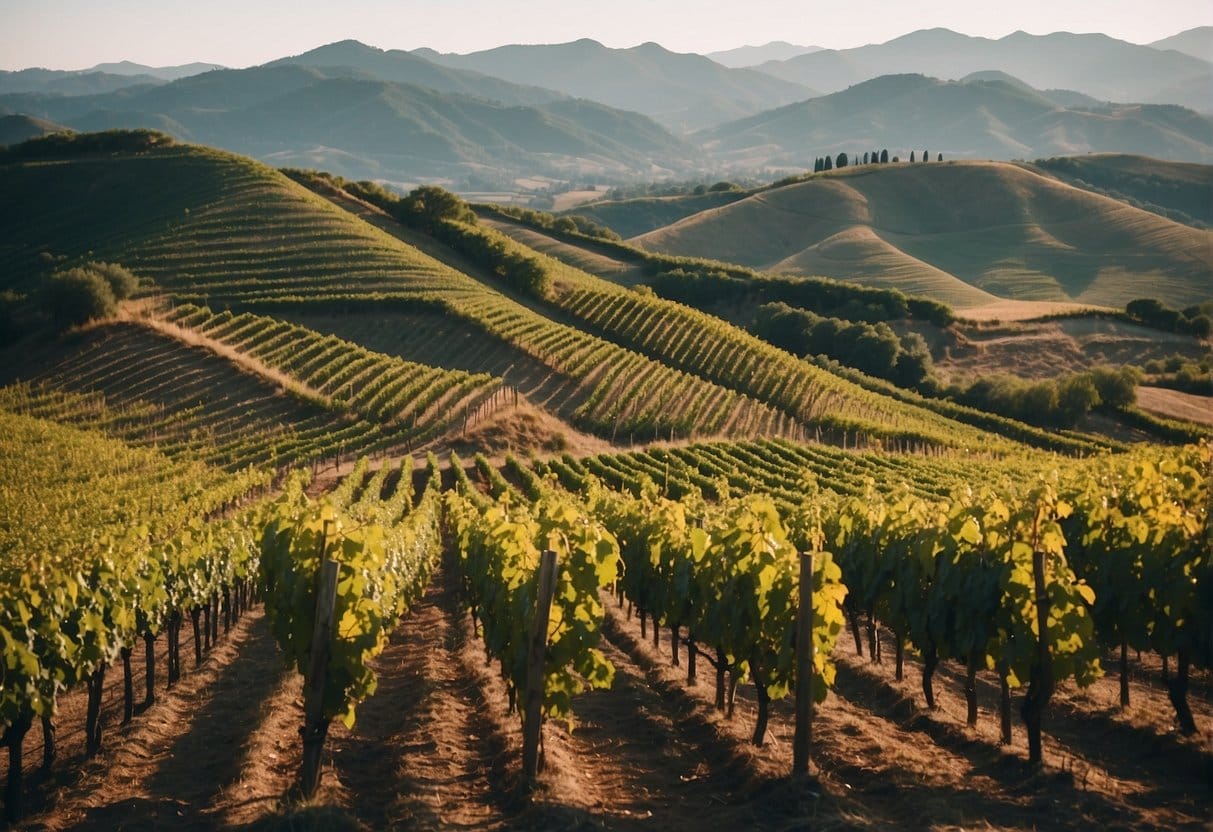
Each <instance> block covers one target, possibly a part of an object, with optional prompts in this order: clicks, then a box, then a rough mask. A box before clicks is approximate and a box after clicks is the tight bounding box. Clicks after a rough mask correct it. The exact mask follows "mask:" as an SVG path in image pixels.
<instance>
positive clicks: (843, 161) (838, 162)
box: [834, 151, 847, 168]
mask: <svg viewBox="0 0 1213 832" xmlns="http://www.w3.org/2000/svg"><path fill="white" fill-rule="evenodd" d="M834 166H835V167H839V168H845V167H846V166H847V154H846V152H845V151H844V152H842V153H839V154H838V158H837V159H835V160H834Z"/></svg>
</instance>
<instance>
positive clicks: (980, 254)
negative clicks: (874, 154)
mask: <svg viewBox="0 0 1213 832" xmlns="http://www.w3.org/2000/svg"><path fill="white" fill-rule="evenodd" d="M633 241H634V242H636V243H638V244H640V245H642V246H644V247H645V248H650V249H654V250H659V251H665V252H669V253H673V254H680V255H693V256H699V257H709V258H713V259H717V260H724V261H729V262H736V263H742V264H744V265H747V266H752V267H755V268H762V269H770V270H775V271H785V272H793V273H798V274H816V275H825V276H828V277H835V278H840V279H855V280H858V281H860V282H863V283H866V284H869V285H873V286H885V287H894V288H898V289H902V290H904V291H906V292H909V293H913V294H921V295H927V296H929V297H933V298H936V299H938V300H941V301H944V302H946V303H949V304H952V305H953V306H955V307H957V308H958V309H962V310H963V309H965V308H971V307H980V306H985V305H988V304H990V303H992V302H993V301H995V300H996V299H997V298H1012V299H1018V300H1041V301H1072V302H1078V303H1082V304H1090V305H1097V306H1123V305H1124V304H1125V303H1126V302H1128V301H1130V300H1132V299H1134V298H1138V297H1155V298H1158V299H1160V300H1162V301H1163V302H1164V303H1167V304H1168V305H1171V306H1179V307H1182V306H1186V305H1188V304H1191V303H1196V302H1199V301H1202V300H1207V299H1209V298H1210V297H1211V296H1213V233H1211V232H1209V231H1204V230H1199V229H1195V228H1191V227H1188V226H1185V225H1181V224H1179V223H1176V222H1173V221H1171V220H1168V219H1166V218H1164V217H1160V216H1158V215H1156V214H1153V213H1150V212H1147V211H1143V210H1140V209H1138V208H1134V207H1132V206H1130V205H1128V204H1126V203H1124V202H1120V201H1118V200H1114V199H1110V198H1107V197H1104V196H1100V195H1098V194H1094V193H1091V192H1089V191H1085V190H1081V189H1079V188H1075V187H1072V186H1070V185H1067V184H1064V183H1062V182H1059V181H1057V180H1056V179H1053V178H1050V177H1046V176H1041V175H1039V174H1037V173H1035V172H1032V171H1030V170H1026V169H1024V168H1023V167H1020V166H1018V165H1013V164H1006V163H1000V162H946V163H942V164H941V163H937V162H932V163H930V164H921V163H920V164H915V165H911V164H898V165H882V166H863V167H851V168H844V169H841V170H835V171H832V172H829V173H825V174H817V175H814V176H812V177H810V178H809V179H807V180H805V181H802V182H798V183H795V184H791V185H787V186H785V187H782V188H776V189H773V190H768V191H763V192H759V193H756V194H754V195H753V196H751V197H748V198H747V199H744V200H741V201H739V202H735V203H732V204H730V205H726V206H723V207H720V208H715V209H712V210H709V211H704V212H701V213H698V214H695V215H693V216H691V217H687V218H686V219H683V220H680V221H678V222H676V223H674V224H672V225H669V226H666V227H664V228H659V229H657V230H655V231H652V232H649V233H647V234H643V235H641V236H639V237H636V238H634V239H633Z"/></svg>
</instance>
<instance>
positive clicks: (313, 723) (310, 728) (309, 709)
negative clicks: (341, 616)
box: [300, 521, 337, 797]
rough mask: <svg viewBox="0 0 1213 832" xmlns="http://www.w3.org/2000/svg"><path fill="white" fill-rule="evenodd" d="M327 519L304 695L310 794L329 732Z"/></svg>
mask: <svg viewBox="0 0 1213 832" xmlns="http://www.w3.org/2000/svg"><path fill="white" fill-rule="evenodd" d="M329 522H330V521H325V524H324V532H323V533H322V535H321V537H320V568H319V569H318V570H317V574H316V579H317V586H316V620H315V624H314V627H313V629H312V649H311V656H310V659H311V661H310V663H309V666H308V674H307V680H306V682H305V688H304V695H303V729H302V731H301V732H300V733H302V734H303V770H302V779H303V793H304V795H305V796H306V797H311V796H312V795H314V794H315V793H316V788H317V787H318V786H319V785H320V754H321V752H322V751H323V749H324V738H325V737H326V736H327V735H328V728H329V721H328V720H327V719H325V718H324V682H325V676H326V675H327V670H328V661H329V641H330V639H331V638H332V635H333V608H334V606H335V605H336V602H337V563H336V561H331V560H329V559H328V552H327V546H326V544H327V541H328V531H329Z"/></svg>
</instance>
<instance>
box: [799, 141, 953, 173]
mask: <svg viewBox="0 0 1213 832" xmlns="http://www.w3.org/2000/svg"><path fill="white" fill-rule="evenodd" d="M921 160H922V161H923V162H929V161H931V154H930V152H929V151H926V150H924V151H923V152H922V157H921ZM900 161H901V157H900V156H894V157H893V159H892V162H893V163H894V164H896V163H898V162H900ZM910 161H911V162H915V161H918V159H916V158H915V153H914V151H913V150H911V151H910ZM935 161H937V162H942V161H943V154H942V153H937V154H935ZM887 164H889V149H888V148H887V147H886V148H883V149H882V150H865V151H864V152H863V156H860V155H859V154H858V153H854V154H851V155H848V154H847V153H846V152H845V151H844V152H842V153H839V154H838V155H837V156H830V155H829V154H827V155H825V156H818V157H817V159H816V160H815V161H814V162H813V173H821V172H822V171H827V170H834V169H835V168H845V167H848V166H852V167H853V166H855V165H887Z"/></svg>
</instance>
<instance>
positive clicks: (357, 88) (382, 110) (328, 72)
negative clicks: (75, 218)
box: [0, 53, 699, 182]
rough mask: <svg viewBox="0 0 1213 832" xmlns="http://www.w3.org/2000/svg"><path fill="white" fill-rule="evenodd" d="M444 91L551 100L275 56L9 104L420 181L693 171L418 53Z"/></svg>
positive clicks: (646, 128) (630, 130)
mask: <svg viewBox="0 0 1213 832" xmlns="http://www.w3.org/2000/svg"><path fill="white" fill-rule="evenodd" d="M405 55H406V57H405V58H403V59H402V58H400V57H399V56H391V57H387V58H382V60H387V61H390V63H391V66H392V67H393V68H394V69H395V70H396V72H395V75H394V77H397V78H403V77H408V76H407V74H406V73H405V72H404V71H403V68H404V67H406V66H408V65H411V64H413V63H416V64H418V65H419V69H420V70H424V71H430V70H431V69H432V70H433V73H435V74H436V77H433V78H428V77H427V78H425V79H424V80H428V81H430V82H431V83H440V82H441V83H446V84H447V86H448V87H451V86H454V87H456V88H463V89H469V90H476V91H480V90H482V89H493V90H498V91H502V92H509V91H511V90H518V92H517V93H516V94H514V96H513V97H514V99H515V100H519V99H523V98H532V99H540V98H545V97H546V98H547V99H548V101H547V103H544V104H541V105H537V106H522V105H520V104H503V103H500V102H499V101H495V100H491V99H490V98H488V97H484V96H483V95H470V94H466V93H464V92H440V91H438V90H436V89H434V88H433V87H423V86H419V85H416V84H410V83H400V82H395V81H385V80H382V79H381V78H379V77H375V76H374V75H372V74H370V73H368V72H364V71H361V70H359V69H355V68H350V67H348V66H342V67H316V66H303V65H297V64H295V63H281V62H276V64H273V65H266V66H262V67H254V68H252V69H243V70H216V71H213V72H207V73H204V74H201V75H195V76H191V77H189V78H183V79H181V80H179V81H174V82H171V83H168V84H164V85H161V86H156V87H133V88H129V89H124V90H119V91H117V92H113V93H108V94H104V95H96V96H79V97H62V96H53V95H42V96H35V95H21V96H0V107H3V108H7V109H9V110H17V109H20V110H22V111H23V112H27V113H31V114H33V115H35V116H38V117H41V118H46V119H50V120H53V121H56V122H61V123H64V124H66V125H68V126H69V127H72V128H75V129H77V130H82V131H92V130H102V129H108V128H115V127H150V128H154V129H159V130H165V131H167V132H169V133H171V134H173V135H175V136H177V137H179V138H182V139H185V140H188V141H194V142H200V143H205V144H212V145H216V146H219V147H224V148H227V149H231V150H235V151H238V152H241V153H247V154H250V155H253V156H256V157H258V158H261V159H264V160H266V161H269V162H271V163H273V164H276V165H281V166H307V167H323V168H325V169H328V170H332V171H334V172H336V173H339V174H342V175H344V176H350V177H354V178H376V179H386V180H389V181H395V182H417V181H428V180H434V179H437V178H440V177H459V176H466V175H467V174H469V173H472V172H476V171H479V170H494V171H514V172H515V173H517V174H521V173H524V172H525V173H534V174H539V173H542V174H551V175H563V176H573V177H578V176H594V177H601V178H636V177H644V178H651V177H660V176H662V175H667V174H669V173H670V172H671V170H672V169H674V170H679V171H685V170H689V169H691V168H692V167H694V166H696V165H697V164H698V161H699V160H698V152H697V151H696V150H695V149H694V148H693V147H692V146H691V145H689V144H687V143H686V142H684V141H682V140H681V139H678V138H676V137H674V136H672V135H671V134H670V133H669V132H667V131H666V130H665V129H664V128H662V127H661V126H660V125H658V124H657V123H655V122H654V121H652V120H651V119H649V118H647V117H645V116H642V115H639V114H637V113H632V112H625V111H621V110H615V109H612V108H610V107H606V106H604V105H602V104H598V103H596V102H592V101H584V100H577V99H571V98H568V97H567V96H562V95H559V94H557V93H547V94H544V93H543V92H542V91H531V90H525V89H524V88H519V87H516V86H514V85H507V84H506V82H502V81H499V80H496V79H491V78H483V77H481V76H474V75H472V74H470V73H467V74H460V73H455V72H452V71H450V70H446V69H445V68H443V67H435V66H433V65H430V64H428V62H425V61H421V60H420V59H413V58H412V57H411V56H407V53H405Z"/></svg>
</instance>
